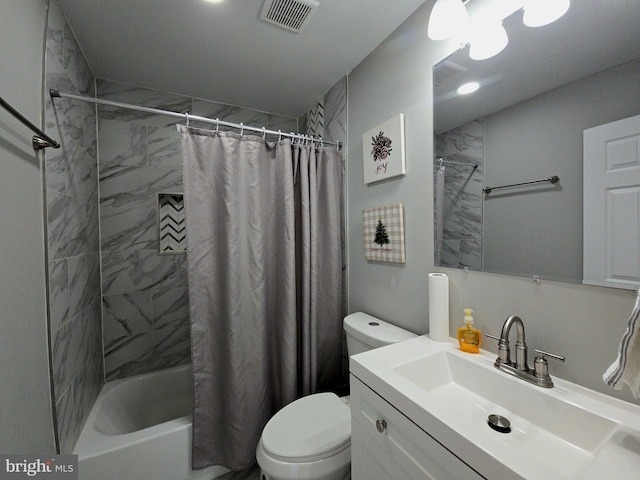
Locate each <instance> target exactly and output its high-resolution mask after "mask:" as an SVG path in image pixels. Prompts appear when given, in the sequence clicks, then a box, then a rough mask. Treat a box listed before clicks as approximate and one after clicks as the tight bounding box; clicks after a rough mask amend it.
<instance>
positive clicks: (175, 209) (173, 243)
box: [158, 193, 187, 253]
mask: <svg viewBox="0 0 640 480" xmlns="http://www.w3.org/2000/svg"><path fill="white" fill-rule="evenodd" d="M158 210H159V214H158V219H159V222H160V229H159V233H160V238H159V245H160V253H184V252H186V250H187V230H186V223H185V219H184V200H183V197H182V194H165V193H161V194H159V195H158Z"/></svg>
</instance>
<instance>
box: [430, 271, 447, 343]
mask: <svg viewBox="0 0 640 480" xmlns="http://www.w3.org/2000/svg"><path fill="white" fill-rule="evenodd" d="M429 337H431V339H432V340H435V341H436V342H448V341H449V277H448V275H447V274H446V273H430V274H429Z"/></svg>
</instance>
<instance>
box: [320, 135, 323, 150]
mask: <svg viewBox="0 0 640 480" xmlns="http://www.w3.org/2000/svg"><path fill="white" fill-rule="evenodd" d="M323 146H324V138H322V136H320V148H322V147H323Z"/></svg>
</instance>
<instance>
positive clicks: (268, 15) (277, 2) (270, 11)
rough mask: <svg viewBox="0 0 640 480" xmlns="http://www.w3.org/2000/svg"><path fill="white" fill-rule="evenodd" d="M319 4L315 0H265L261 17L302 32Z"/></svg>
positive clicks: (282, 26)
mask: <svg viewBox="0 0 640 480" xmlns="http://www.w3.org/2000/svg"><path fill="white" fill-rule="evenodd" d="M318 5H319V4H318V2H316V1H315V0H265V2H264V7H262V13H261V14H260V19H262V20H264V21H265V22H269V23H273V24H274V25H277V26H278V27H280V28H284V29H286V30H290V31H292V32H296V33H300V32H301V31H302V30H303V29H304V27H306V26H307V23H309V20H310V19H311V15H313V12H314V11H315V9H316V8H318Z"/></svg>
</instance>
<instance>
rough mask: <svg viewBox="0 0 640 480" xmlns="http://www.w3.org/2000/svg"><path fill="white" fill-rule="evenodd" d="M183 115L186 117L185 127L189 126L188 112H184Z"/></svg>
mask: <svg viewBox="0 0 640 480" xmlns="http://www.w3.org/2000/svg"><path fill="white" fill-rule="evenodd" d="M184 116H185V117H187V128H189V113H188V112H184Z"/></svg>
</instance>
